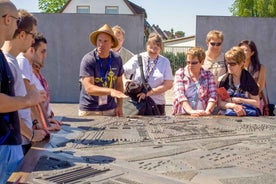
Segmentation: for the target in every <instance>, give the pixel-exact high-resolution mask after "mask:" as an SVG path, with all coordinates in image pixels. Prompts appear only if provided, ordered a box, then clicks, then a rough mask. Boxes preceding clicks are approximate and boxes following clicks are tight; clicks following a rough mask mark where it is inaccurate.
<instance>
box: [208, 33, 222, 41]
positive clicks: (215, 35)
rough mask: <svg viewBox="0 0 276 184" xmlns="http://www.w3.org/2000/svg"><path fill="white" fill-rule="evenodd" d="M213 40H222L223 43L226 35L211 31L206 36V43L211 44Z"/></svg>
mask: <svg viewBox="0 0 276 184" xmlns="http://www.w3.org/2000/svg"><path fill="white" fill-rule="evenodd" d="M211 39H221V41H222V42H223V39H224V35H223V33H222V32H221V31H219V30H212V31H209V33H208V34H207V35H206V42H209V41H210V40H211Z"/></svg>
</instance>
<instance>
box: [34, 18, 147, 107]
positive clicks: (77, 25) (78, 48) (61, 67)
mask: <svg viewBox="0 0 276 184" xmlns="http://www.w3.org/2000/svg"><path fill="white" fill-rule="evenodd" d="M34 15H35V16H36V17H37V19H38V31H39V32H41V33H43V34H44V35H45V37H46V38H47V41H48V44H47V46H48V56H47V58H46V61H45V62H46V64H45V65H46V66H45V68H44V69H43V71H42V73H43V74H44V75H45V77H46V79H47V80H48V82H49V87H50V93H51V102H79V83H78V80H79V66H80V62H81V59H82V57H83V56H84V55H85V54H86V53H87V52H89V51H91V50H92V49H94V48H95V47H94V46H92V45H91V44H90V41H89V34H90V33H91V32H92V31H95V30H97V29H98V28H99V27H101V26H102V25H103V24H105V23H107V24H109V25H110V26H114V25H116V24H118V25H120V26H121V27H123V28H124V29H125V30H126V41H125V44H124V45H125V47H126V48H128V49H129V50H131V51H132V52H133V53H138V52H141V51H143V50H144V17H143V16H142V15H95V14H40V13H39V14H34Z"/></svg>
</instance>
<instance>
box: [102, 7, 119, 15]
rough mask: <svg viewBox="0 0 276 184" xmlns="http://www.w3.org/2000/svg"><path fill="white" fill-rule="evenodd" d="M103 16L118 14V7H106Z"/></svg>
mask: <svg viewBox="0 0 276 184" xmlns="http://www.w3.org/2000/svg"><path fill="white" fill-rule="evenodd" d="M105 14H119V7H118V6H106V7H105Z"/></svg>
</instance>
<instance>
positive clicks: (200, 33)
mask: <svg viewBox="0 0 276 184" xmlns="http://www.w3.org/2000/svg"><path fill="white" fill-rule="evenodd" d="M275 25H276V18H253V17H250V18H246V17H228V16H197V18H196V45H197V46H204V47H205V49H207V46H206V43H205V40H206V34H207V33H208V32H209V31H210V30H213V29H218V30H221V31H222V32H223V33H224V36H225V38H224V43H223V48H222V49H223V51H224V52H225V51H227V50H228V49H230V48H231V47H232V46H234V45H237V44H238V43H239V42H240V41H241V40H243V39H248V40H253V41H254V42H255V43H256V46H257V49H258V52H259V58H260V61H261V63H262V64H264V65H265V67H266V71H267V74H266V77H267V88H268V93H269V98H270V102H271V103H274V104H275V103H276V80H275V79H276V50H275V49H276V31H275Z"/></svg>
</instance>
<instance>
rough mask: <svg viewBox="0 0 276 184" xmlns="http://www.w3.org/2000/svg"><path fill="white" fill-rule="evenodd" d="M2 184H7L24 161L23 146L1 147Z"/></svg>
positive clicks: (0, 178)
mask: <svg viewBox="0 0 276 184" xmlns="http://www.w3.org/2000/svg"><path fill="white" fill-rule="evenodd" d="M0 160H1V161H0V184H6V182H7V180H8V179H9V177H10V175H11V174H12V173H13V172H14V171H16V169H17V168H18V166H19V165H20V163H21V162H22V160H23V151H22V147H21V145H0Z"/></svg>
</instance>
